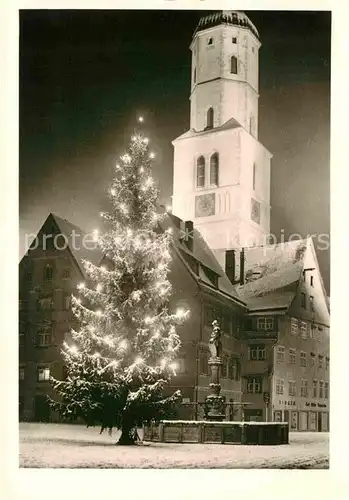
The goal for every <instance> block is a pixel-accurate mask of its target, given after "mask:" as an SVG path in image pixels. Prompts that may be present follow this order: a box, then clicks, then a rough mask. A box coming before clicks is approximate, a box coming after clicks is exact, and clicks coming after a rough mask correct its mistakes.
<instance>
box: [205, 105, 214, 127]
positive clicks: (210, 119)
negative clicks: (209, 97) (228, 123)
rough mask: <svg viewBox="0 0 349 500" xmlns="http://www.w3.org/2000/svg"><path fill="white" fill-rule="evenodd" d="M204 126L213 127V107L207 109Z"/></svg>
mask: <svg viewBox="0 0 349 500" xmlns="http://www.w3.org/2000/svg"><path fill="white" fill-rule="evenodd" d="M206 128H213V108H209V109H208V110H207V120H206Z"/></svg>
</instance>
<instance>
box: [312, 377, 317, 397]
mask: <svg viewBox="0 0 349 500" xmlns="http://www.w3.org/2000/svg"><path fill="white" fill-rule="evenodd" d="M313 398H315V399H316V398H317V380H313Z"/></svg>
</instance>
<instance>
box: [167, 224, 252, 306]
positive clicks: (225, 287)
mask: <svg viewBox="0 0 349 500" xmlns="http://www.w3.org/2000/svg"><path fill="white" fill-rule="evenodd" d="M160 227H161V229H162V230H166V229H168V228H169V227H171V228H172V232H173V236H174V238H173V241H174V246H175V248H176V249H177V250H178V251H179V253H180V255H181V256H182V258H184V260H186V256H188V257H189V258H191V259H193V260H194V261H196V262H197V263H198V264H200V265H201V267H202V269H201V271H202V272H200V273H199V274H196V275H195V278H196V279H197V280H198V282H199V284H200V282H202V283H203V284H206V285H208V286H210V287H212V288H215V289H216V290H217V291H220V292H222V293H223V294H225V295H228V296H229V297H230V298H231V299H234V300H237V301H239V302H240V303H241V302H243V301H242V300H241V298H240V297H239V295H238V293H237V292H236V290H235V287H234V286H233V285H232V283H231V281H230V280H229V278H228V277H227V275H226V274H225V272H224V271H223V269H222V267H221V266H220V264H219V262H218V261H217V259H216V257H215V255H214V253H213V252H212V250H211V249H210V248H209V246H208V245H207V243H206V241H205V240H204V238H203V237H202V236H201V234H200V232H199V231H198V230H197V229H195V228H194V230H193V233H192V234H191V235H190V236H189V237H190V238H193V245H192V250H191V249H190V248H189V246H188V245H187V244H186V243H185V242H184V236H185V232H184V222H183V221H182V220H181V219H179V218H178V217H176V216H175V215H172V214H168V215H167V216H166V217H165V219H164V220H163V221H162V222H161V223H160ZM207 271H208V272H207ZM209 271H211V272H213V274H214V276H215V278H216V279H217V280H218V287H217V286H215V285H214V283H213V281H212V279H211V278H210V274H209ZM241 305H243V304H241Z"/></svg>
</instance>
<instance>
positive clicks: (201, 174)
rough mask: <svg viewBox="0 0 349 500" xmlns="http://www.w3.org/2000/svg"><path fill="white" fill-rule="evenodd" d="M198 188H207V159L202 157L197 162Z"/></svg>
mask: <svg viewBox="0 0 349 500" xmlns="http://www.w3.org/2000/svg"><path fill="white" fill-rule="evenodd" d="M196 186H197V187H204V186H205V158H204V157H203V156H200V157H199V158H198V159H197V162H196Z"/></svg>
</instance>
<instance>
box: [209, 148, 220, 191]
mask: <svg viewBox="0 0 349 500" xmlns="http://www.w3.org/2000/svg"><path fill="white" fill-rule="evenodd" d="M218 178H219V156H218V153H213V155H212V156H211V158H210V184H211V185H215V186H218Z"/></svg>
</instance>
